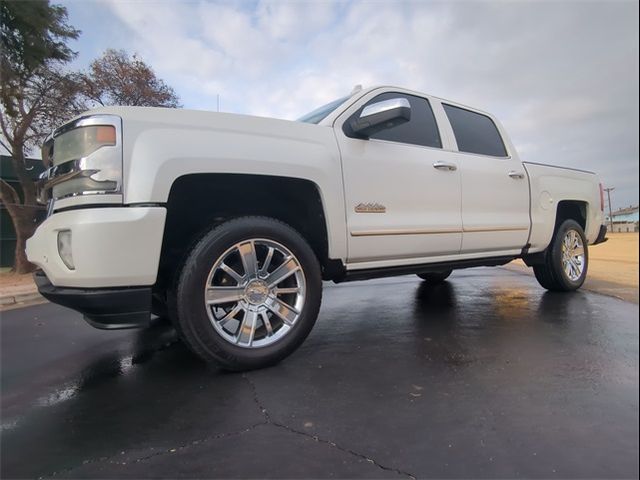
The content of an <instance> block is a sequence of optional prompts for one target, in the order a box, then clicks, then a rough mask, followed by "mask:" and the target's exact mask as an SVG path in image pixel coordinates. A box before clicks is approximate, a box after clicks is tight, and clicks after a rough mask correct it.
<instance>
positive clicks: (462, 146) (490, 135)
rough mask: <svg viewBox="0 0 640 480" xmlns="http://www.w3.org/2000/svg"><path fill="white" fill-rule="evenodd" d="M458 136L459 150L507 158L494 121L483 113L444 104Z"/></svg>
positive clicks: (454, 131)
mask: <svg viewBox="0 0 640 480" xmlns="http://www.w3.org/2000/svg"><path fill="white" fill-rule="evenodd" d="M442 106H443V107H444V111H445V112H446V113H447V117H448V118H449V123H451V128H452V129H453V133H454V135H455V136H456V142H457V143H458V150H459V151H461V152H467V153H478V154H480V155H490V156H492V157H506V156H507V149H506V148H505V146H504V142H503V141H502V137H501V136H500V132H499V131H498V128H497V127H496V125H495V123H493V120H491V119H490V118H489V117H487V116H486V115H482V114H481V113H476V112H472V111H471V110H467V109H464V108H460V107H454V106H453V105H447V104H444V103H443V104H442Z"/></svg>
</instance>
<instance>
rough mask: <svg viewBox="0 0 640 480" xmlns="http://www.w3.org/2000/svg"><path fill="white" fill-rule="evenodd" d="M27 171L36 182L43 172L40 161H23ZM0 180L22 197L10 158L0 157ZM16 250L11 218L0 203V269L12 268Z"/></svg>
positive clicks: (43, 208)
mask: <svg viewBox="0 0 640 480" xmlns="http://www.w3.org/2000/svg"><path fill="white" fill-rule="evenodd" d="M25 162H26V165H27V171H28V172H29V175H30V176H31V178H33V180H34V181H35V180H37V178H38V175H40V174H41V173H42V172H43V171H44V169H45V168H44V165H43V163H42V160H39V159H37V158H27V159H26V160H25ZM0 178H2V180H4V181H5V182H7V183H9V184H10V185H11V186H12V187H13V188H15V189H16V191H17V192H18V194H19V195H22V188H20V181H19V180H18V178H17V177H16V173H15V171H14V169H13V165H12V164H11V157H9V156H7V155H0ZM45 211H46V209H45V207H42V217H43V218H44V216H45ZM15 249H16V231H15V229H14V228H13V223H12V222H11V217H10V216H9V212H8V211H7V207H6V206H5V205H4V203H2V202H0V267H13V261H14V258H15Z"/></svg>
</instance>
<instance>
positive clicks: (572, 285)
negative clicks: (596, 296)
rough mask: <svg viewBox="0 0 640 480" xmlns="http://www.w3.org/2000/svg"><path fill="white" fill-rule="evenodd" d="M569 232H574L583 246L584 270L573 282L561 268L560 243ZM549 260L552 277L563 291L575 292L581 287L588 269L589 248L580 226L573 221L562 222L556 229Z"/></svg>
mask: <svg viewBox="0 0 640 480" xmlns="http://www.w3.org/2000/svg"><path fill="white" fill-rule="evenodd" d="M569 230H574V231H575V232H576V233H577V234H578V235H579V236H580V238H581V240H582V245H583V246H584V268H583V269H582V274H581V275H580V278H578V280H575V281H573V280H571V279H570V278H569V277H568V276H567V274H566V272H565V271H564V268H563V267H562V242H563V240H564V237H565V236H566V234H567V232H569ZM551 260H552V262H553V270H554V277H555V279H556V281H557V282H558V283H560V285H561V286H562V289H563V290H577V289H578V288H580V287H581V286H582V284H583V283H584V281H585V279H586V278H587V270H588V268H589V248H588V244H587V238H586V236H585V234H584V231H583V229H582V227H581V226H580V224H578V222H576V221H575V220H565V221H564V222H562V224H561V225H560V227H558V230H557V232H556V235H555V238H554V242H553V250H552V252H551Z"/></svg>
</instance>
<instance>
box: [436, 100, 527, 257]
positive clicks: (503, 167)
mask: <svg viewBox="0 0 640 480" xmlns="http://www.w3.org/2000/svg"><path fill="white" fill-rule="evenodd" d="M442 106H443V108H444V111H445V113H446V116H447V118H448V119H449V123H450V125H451V128H452V130H453V136H454V138H455V143H456V145H457V151H458V154H457V155H456V162H457V163H458V166H459V168H460V179H461V193H462V196H461V199H462V229H463V233H462V249H461V253H462V254H469V253H478V252H488V253H491V252H494V253H496V254H499V253H500V252H507V251H514V250H520V249H522V247H524V246H525V244H526V243H527V239H528V237H529V228H530V218H529V197H530V194H529V183H528V180H527V176H526V172H525V170H524V167H523V166H522V162H521V161H520V159H519V158H518V157H517V155H515V152H513V154H511V153H510V152H509V149H508V148H507V146H506V144H505V141H504V140H503V136H502V135H501V133H500V130H499V129H498V127H497V125H496V123H495V122H494V121H493V119H491V118H490V117H489V116H488V115H485V114H483V113H481V112H477V111H473V110H471V109H467V108H463V107H460V106H455V105H451V104H447V103H442Z"/></svg>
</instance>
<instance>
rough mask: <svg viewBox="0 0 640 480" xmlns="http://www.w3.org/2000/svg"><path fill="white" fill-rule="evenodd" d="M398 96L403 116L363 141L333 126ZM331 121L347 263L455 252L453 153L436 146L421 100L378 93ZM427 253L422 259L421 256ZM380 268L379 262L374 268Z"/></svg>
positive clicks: (457, 201) (457, 208) (458, 223)
mask: <svg viewBox="0 0 640 480" xmlns="http://www.w3.org/2000/svg"><path fill="white" fill-rule="evenodd" d="M397 98H406V99H407V100H408V101H409V104H410V107H411V119H410V120H409V121H408V122H407V123H404V124H402V125H398V126H395V127H392V128H389V129H387V130H383V131H381V132H378V133H376V134H374V135H372V137H371V138H369V139H361V138H353V137H352V136H349V135H348V132H346V133H345V131H344V130H343V129H342V128H341V127H342V125H343V124H344V122H347V121H349V119H351V118H353V117H355V116H358V115H360V112H361V111H362V109H363V108H364V107H365V106H369V105H373V104H376V103H377V102H381V101H385V100H394V99H397ZM350 113H351V115H350V116H349V119H346V120H345V121H344V122H340V121H338V122H337V126H336V135H337V137H338V144H339V147H340V151H341V154H342V165H343V176H344V185H345V200H346V209H347V212H346V217H347V218H346V220H347V227H348V261H349V263H351V264H355V265H356V266H357V264H358V263H359V264H360V265H361V266H363V267H365V266H374V265H363V264H364V263H365V262H376V261H380V260H390V261H391V260H392V261H394V263H395V264H398V263H403V262H398V260H401V259H404V260H405V261H406V263H407V264H410V263H416V262H423V261H437V259H438V257H443V256H448V255H457V254H458V253H459V252H460V246H461V241H462V234H461V232H462V217H461V196H460V170H459V169H458V168H457V165H456V164H455V162H453V161H452V159H453V157H454V155H455V154H452V153H451V152H445V151H443V150H442V141H441V137H440V133H439V131H438V128H437V124H436V121H435V118H434V115H433V111H432V109H431V106H430V104H429V101H428V100H427V99H426V98H423V97H418V96H413V95H408V94H403V93H395V92H387V93H382V94H379V95H377V96H375V97H374V98H371V99H369V100H368V101H366V100H365V101H363V104H362V105H361V106H360V107H359V108H358V109H357V110H356V111H355V113H354V112H353V111H351V112H350ZM427 257H429V258H428V259H427ZM380 266H384V265H380Z"/></svg>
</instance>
